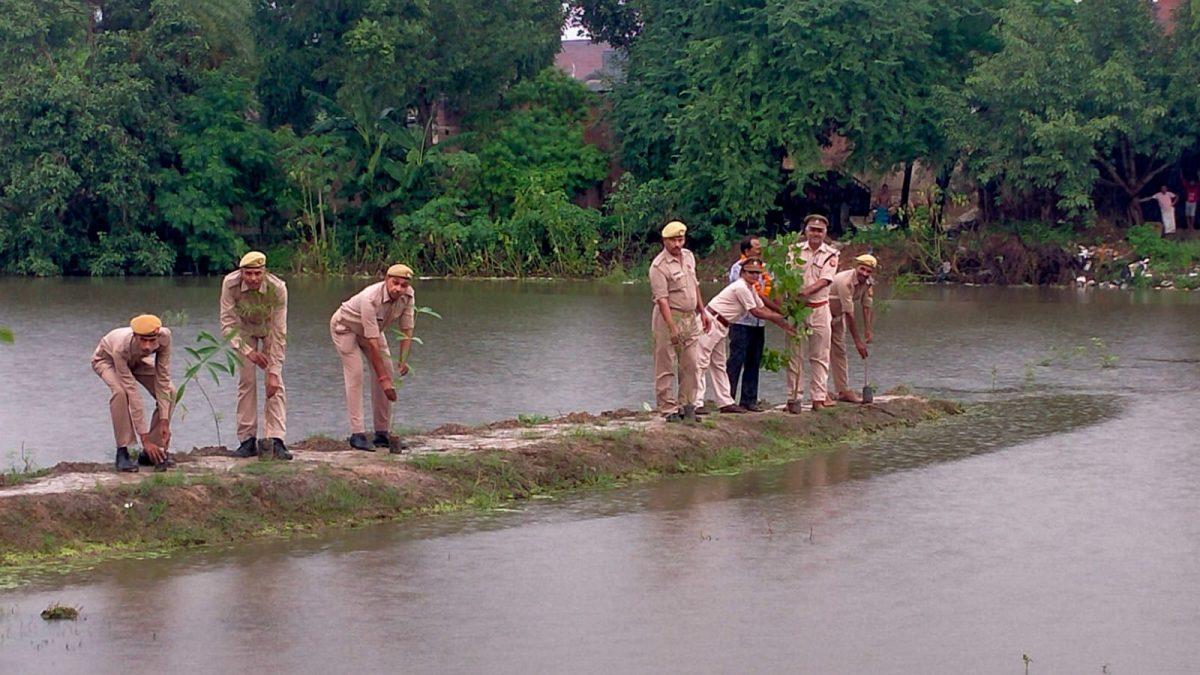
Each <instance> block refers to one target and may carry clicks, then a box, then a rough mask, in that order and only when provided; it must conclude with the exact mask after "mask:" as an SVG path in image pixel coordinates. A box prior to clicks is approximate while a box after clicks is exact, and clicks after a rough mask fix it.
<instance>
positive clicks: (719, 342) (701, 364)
mask: <svg viewBox="0 0 1200 675" xmlns="http://www.w3.org/2000/svg"><path fill="white" fill-rule="evenodd" d="M728 334H729V327H728V326H724V325H721V323H720V322H719V321H717V320H716V319H713V320H712V330H710V331H708V332H707V333H705V334H703V335H701V336H700V347H699V348H700V357H699V359H698V362H697V364H696V366H697V369H696V372H697V373H698V374H699V376H698V377H697V378H696V397H695V401H696V404H697V405H704V395H705V393H707V390H708V386H707V384H708V378H710V377H711V378H712V381H713V399H715V400H716V402H717V407H718V408H723V407H725V406H727V405H732V404H733V394H732V393H731V392H730V389H732V385H730V384H729V371H727V370H726V369H725V367H726V363H727V362H728V361H729V347H728V345H727V343H726V342H725V336H726V335H728ZM706 373H707V376H706Z"/></svg>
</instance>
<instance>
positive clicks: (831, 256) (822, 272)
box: [792, 241, 839, 305]
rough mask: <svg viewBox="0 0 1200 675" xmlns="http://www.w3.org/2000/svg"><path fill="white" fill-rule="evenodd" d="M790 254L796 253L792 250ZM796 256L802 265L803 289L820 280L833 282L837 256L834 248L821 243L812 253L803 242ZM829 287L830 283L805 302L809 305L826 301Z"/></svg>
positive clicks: (806, 243)
mask: <svg viewBox="0 0 1200 675" xmlns="http://www.w3.org/2000/svg"><path fill="white" fill-rule="evenodd" d="M792 253H797V251H796V250H795V249H793V250H792ZM798 255H799V256H800V261H801V262H803V263H804V286H805V288H807V287H809V286H811V285H813V284H815V283H817V281H819V280H821V279H828V280H829V281H830V282H832V281H833V277H834V275H835V274H837V268H838V255H839V254H838V250H837V249H836V248H834V247H832V246H830V245H829V244H825V243H822V244H821V246H820V248H818V249H817V250H816V251H814V250H812V249H811V248H809V246H808V242H807V241H805V242H803V243H802V244H801V245H800V246H799V252H798ZM792 260H793V263H794V261H795V258H794V257H793V258H792ZM831 285H832V283H831V284H830V285H828V286H825V288H822V289H821V290H820V291H817V292H816V293H815V294H813V295H810V296H808V297H807V298H806V299H805V302H806V303H808V304H810V305H811V304H815V303H820V302H826V301H828V300H829V289H830V286H831Z"/></svg>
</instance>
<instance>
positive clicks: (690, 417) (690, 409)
mask: <svg viewBox="0 0 1200 675" xmlns="http://www.w3.org/2000/svg"><path fill="white" fill-rule="evenodd" d="M683 421H684V422H685V423H687V424H695V423H696V422H697V420H696V406H694V405H685V406H683Z"/></svg>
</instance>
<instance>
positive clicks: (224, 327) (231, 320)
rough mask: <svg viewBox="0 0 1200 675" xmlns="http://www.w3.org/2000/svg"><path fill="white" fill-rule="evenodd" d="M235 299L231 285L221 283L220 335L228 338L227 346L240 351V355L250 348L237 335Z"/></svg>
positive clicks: (248, 351)
mask: <svg viewBox="0 0 1200 675" xmlns="http://www.w3.org/2000/svg"><path fill="white" fill-rule="evenodd" d="M235 305H236V303H235V301H234V297H233V286H231V285H229V284H228V283H222V284H221V335H223V336H224V337H225V339H226V340H229V346H230V347H233V348H234V349H236V350H237V351H239V352H241V354H242V356H245V355H247V354H249V353H250V352H251V351H252V350H251V349H250V347H249V346H248V345H246V344H245V343H243V342H242V338H241V337H239V336H238V317H237V312H236V311H235Z"/></svg>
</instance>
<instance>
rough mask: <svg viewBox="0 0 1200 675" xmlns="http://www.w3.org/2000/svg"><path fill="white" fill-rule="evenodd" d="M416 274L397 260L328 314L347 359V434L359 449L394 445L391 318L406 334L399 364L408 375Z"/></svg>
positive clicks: (341, 353)
mask: <svg viewBox="0 0 1200 675" xmlns="http://www.w3.org/2000/svg"><path fill="white" fill-rule="evenodd" d="M412 277H413V271H412V269H411V268H410V267H409V266H408V265H392V266H391V267H389V268H388V271H387V278H386V279H384V280H383V281H380V282H378V283H374V284H371V285H370V286H367V287H366V288H364V289H363V290H362V291H360V292H359V293H358V294H357V295H355V296H354V297H352V298H350V299H349V300H347V301H346V302H343V303H342V306H341V307H339V308H338V310H337V311H336V312H334V313H333V317H332V318H330V319H329V335H330V336H331V337H332V338H333V346H334V347H336V348H337V352H338V356H340V357H341V359H342V377H343V379H344V380H345V382H346V412H347V413H348V414H349V415H350V438H349V439H347V440H348V441H349V442H350V447H352V448H354V449H356V450H366V451H368V452H371V451H373V450H374V448H372V447H371V445H372V444H374V446H375V447H386V446H388V445H389V442H388V440H389V438H388V437H389V434H388V432H389V430H390V429H391V427H392V402H394V401H395V400H396V387H395V385H394V384H393V381H392V364H391V361H390V360H389V359H390V358H391V352H389V351H388V342H387V335H385V331H386V330H387V328H388V326H390V325H391V324H397V325H398V326H399V328H400V332H401V333H403V334H404V339H403V340H402V341H401V343H400V358H399V360H398V361H397V363H396V367H397V369H398V370H399V373H400V375H401V376H404V375H407V374H408V352H409V350H410V349H411V348H412V335H413V325H414V323H415V316H416V309H415V306H414V304H413V303H414V301H415V298H416V295H415V293H414V292H413V287H412ZM363 356H365V357H366V358H367V363H369V364H370V365H371V370H372V372H373V373H374V377H373V378H372V380H371V409H372V413H373V418H374V419H373V422H374V424H375V426H374V427H373V428H374V430H375V437H374V438H373V439H372V443H368V442H367V433H366V431H367V428H366V425H365V423H364V422H363V365H362V357H363Z"/></svg>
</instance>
